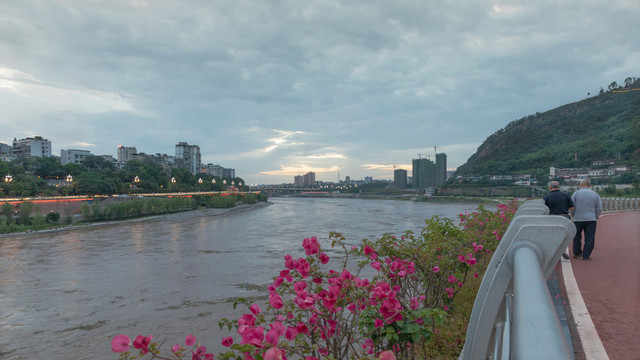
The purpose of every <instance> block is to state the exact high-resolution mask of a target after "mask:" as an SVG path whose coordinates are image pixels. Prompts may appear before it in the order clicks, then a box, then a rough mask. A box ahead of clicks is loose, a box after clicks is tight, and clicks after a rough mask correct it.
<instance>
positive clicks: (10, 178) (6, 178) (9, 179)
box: [4, 175, 13, 183]
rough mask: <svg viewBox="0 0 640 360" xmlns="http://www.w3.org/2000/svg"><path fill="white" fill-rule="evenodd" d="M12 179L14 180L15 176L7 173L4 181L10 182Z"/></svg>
mask: <svg viewBox="0 0 640 360" xmlns="http://www.w3.org/2000/svg"><path fill="white" fill-rule="evenodd" d="M12 181H13V176H11V175H5V176H4V182H8V183H10V182H12Z"/></svg>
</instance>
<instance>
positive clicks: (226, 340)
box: [222, 336, 233, 347]
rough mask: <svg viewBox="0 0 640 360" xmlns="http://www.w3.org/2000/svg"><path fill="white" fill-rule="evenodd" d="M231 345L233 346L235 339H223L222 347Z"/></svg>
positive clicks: (229, 337) (228, 337)
mask: <svg viewBox="0 0 640 360" xmlns="http://www.w3.org/2000/svg"><path fill="white" fill-rule="evenodd" d="M231 345H233V338H232V337H231V336H227V337H226V338H222V346H225V347H229V346H231Z"/></svg>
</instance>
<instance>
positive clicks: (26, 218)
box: [18, 201, 33, 225]
mask: <svg viewBox="0 0 640 360" xmlns="http://www.w3.org/2000/svg"><path fill="white" fill-rule="evenodd" d="M32 212H33V203H32V202H31V201H23V202H22V203H21V204H20V208H18V215H20V221H21V222H22V223H23V224H25V225H29V224H30V223H31V218H30V217H31V213H32Z"/></svg>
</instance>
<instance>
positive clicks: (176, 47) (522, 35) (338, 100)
mask: <svg viewBox="0 0 640 360" xmlns="http://www.w3.org/2000/svg"><path fill="white" fill-rule="evenodd" d="M638 19H640V1H637V0H609V1H591V0H539V1H491V0H486V1H475V0H460V1H431V0H430V1H424V0H417V1H371V0H369V1H331V0H322V1H265V0H251V1H249V0H248V1H242V0H234V1H226V0H225V1H211V0H206V1H205V0H202V1H168V0H153V1H151V0H149V1H141V0H140V1H135V0H126V1H118V0H109V1H86V0H82V1H80V0H78V1H70V0H67V1H24V0H16V1H13V0H2V1H0V142H5V143H9V144H10V143H11V142H12V140H13V138H23V137H27V136H34V135H40V136H43V137H45V138H47V139H49V140H51V142H52V145H53V152H54V154H55V155H60V150H61V149H85V150H90V151H91V152H92V153H93V154H96V155H101V154H110V155H114V156H115V155H116V147H117V146H118V145H125V146H135V147H136V148H137V150H138V151H139V152H145V153H149V154H153V153H167V154H170V155H173V154H174V152H175V145H176V144H177V143H178V142H180V141H186V142H188V143H189V144H196V145H199V146H200V149H201V153H202V160H203V162H205V163H214V164H220V165H222V166H224V167H231V168H235V169H236V174H237V175H238V176H240V177H242V178H244V180H245V181H247V182H248V183H252V184H255V183H262V184H272V183H281V182H293V176H294V175H298V174H303V173H305V172H307V171H315V172H316V179H317V180H326V181H336V180H337V179H338V172H339V173H340V177H341V178H342V179H344V177H345V176H351V178H352V179H360V178H363V177H364V176H373V177H374V178H376V179H382V178H387V179H388V178H393V166H394V165H396V166H397V167H402V168H405V169H408V170H410V167H411V165H410V164H411V159H413V158H416V157H417V156H418V155H417V154H418V153H420V154H425V155H433V152H434V149H433V146H434V145H437V146H439V148H438V152H444V153H446V154H447V156H448V166H449V168H455V167H457V166H460V165H462V164H463V163H464V162H465V161H466V159H467V158H468V157H469V156H470V155H472V154H473V153H474V152H475V150H476V149H477V147H478V146H479V145H480V144H481V143H482V141H483V140H484V139H486V137H487V136H489V135H491V134H492V133H493V132H495V131H496V130H498V129H500V128H502V127H504V126H505V125H506V124H508V123H509V122H510V121H513V120H516V119H519V118H521V117H523V116H527V115H530V114H533V113H535V112H538V111H539V112H543V111H546V110H549V109H552V108H554V107H557V106H560V105H563V104H566V103H570V102H574V101H578V100H580V99H582V98H585V97H587V93H591V94H595V93H597V92H598V90H599V89H600V88H601V87H603V88H605V89H606V87H607V85H608V84H609V83H611V82H612V81H617V82H618V83H623V81H624V79H625V78H627V77H630V76H631V77H633V76H636V77H638V76H640V36H639V35H638V33H639V32H640V25H639V24H640V22H639V21H638Z"/></svg>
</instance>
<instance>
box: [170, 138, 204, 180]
mask: <svg viewBox="0 0 640 360" xmlns="http://www.w3.org/2000/svg"><path fill="white" fill-rule="evenodd" d="M200 163H201V162H200V146H198V145H189V144H187V143H186V142H179V143H178V144H177V145H176V156H175V158H174V166H175V167H177V168H181V169H187V170H189V172H191V173H192V174H193V175H195V174H197V173H198V172H199V171H200Z"/></svg>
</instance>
